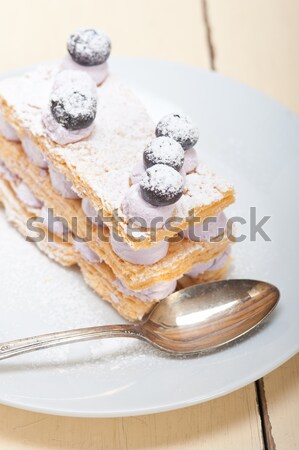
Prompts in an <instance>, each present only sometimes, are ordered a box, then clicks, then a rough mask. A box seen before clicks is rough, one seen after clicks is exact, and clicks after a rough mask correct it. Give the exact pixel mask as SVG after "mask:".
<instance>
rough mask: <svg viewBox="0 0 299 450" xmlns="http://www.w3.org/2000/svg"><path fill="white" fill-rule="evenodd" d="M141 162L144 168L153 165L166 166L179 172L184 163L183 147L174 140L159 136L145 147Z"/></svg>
mask: <svg viewBox="0 0 299 450" xmlns="http://www.w3.org/2000/svg"><path fill="white" fill-rule="evenodd" d="M143 162H144V166H145V167H146V168H148V167H151V166H154V165H155V164H166V165H167V166H170V167H172V168H173V169H175V170H177V171H179V170H180V169H181V168H182V167H183V163H184V150H183V147H182V146H181V145H180V144H179V143H178V142H176V141H175V140H173V139H171V138H168V137H164V136H160V137H157V138H155V139H153V140H152V141H150V143H149V144H148V145H147V146H146V148H145V150H144V153H143Z"/></svg>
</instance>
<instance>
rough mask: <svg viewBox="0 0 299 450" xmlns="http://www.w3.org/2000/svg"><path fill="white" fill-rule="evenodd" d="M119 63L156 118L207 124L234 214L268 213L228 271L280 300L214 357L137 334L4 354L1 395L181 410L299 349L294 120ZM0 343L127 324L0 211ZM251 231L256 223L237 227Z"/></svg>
mask: <svg viewBox="0 0 299 450" xmlns="http://www.w3.org/2000/svg"><path fill="white" fill-rule="evenodd" d="M111 66H112V69H113V71H115V72H117V73H118V74H119V76H120V77H122V78H123V79H125V80H126V81H127V82H128V83H129V84H130V85H131V86H132V87H133V88H134V89H135V90H136V92H137V93H138V94H139V95H140V96H141V97H142V98H143V100H144V102H145V104H146V105H147V107H148V110H149V112H150V113H151V114H152V115H153V117H154V119H155V120H158V119H159V118H160V117H161V116H162V115H163V114H165V113H168V112H171V111H177V110H180V111H185V112H186V113H188V114H190V115H191V116H192V117H193V119H194V120H195V121H196V123H197V124H198V125H199V127H200V142H199V149H200V153H201V156H202V158H203V159H204V160H205V161H206V162H207V163H208V164H210V165H211V166H212V167H213V168H215V169H217V170H218V171H219V172H220V173H222V174H223V175H225V176H226V177H228V178H229V179H231V180H232V181H233V182H234V184H235V187H236V191H237V198H238V200H237V202H236V204H235V205H234V206H233V207H231V208H230V213H231V214H236V215H238V216H243V217H244V218H246V219H248V218H249V215H250V207H256V208H257V216H258V218H261V217H262V216H264V215H271V219H270V220H269V222H268V223H267V224H266V225H265V228H264V229H265V231H266V232H267V233H268V234H269V236H270V237H271V242H264V241H263V240H262V239H261V238H257V240H256V241H255V242H254V241H250V240H249V238H247V239H246V240H245V241H244V242H243V243H241V244H237V245H235V248H234V251H233V254H234V267H233V269H232V271H231V277H236V278H237V277H241V278H258V279H262V280H266V281H269V282H272V283H274V284H276V285H277V286H278V287H279V288H280V290H281V302H280V304H279V306H278V308H277V310H276V311H275V313H274V314H273V315H272V316H271V317H270V318H269V320H268V321H267V323H266V324H265V325H264V326H263V327H262V328H261V329H260V330H259V331H258V332H255V333H253V334H251V335H250V336H248V337H247V338H244V339H243V340H242V341H240V342H238V343H236V344H234V345H232V346H230V347H228V348H225V349H222V350H220V351H217V352H215V353H213V354H209V355H205V356H198V357H195V358H191V359H175V358H173V357H169V356H166V355H164V354H162V353H159V352H158V351H156V350H154V349H152V348H151V347H150V346H149V345H147V344H143V343H141V342H138V341H136V342H135V341H133V340H125V339H117V340H105V341H93V342H86V343H81V344H75V345H68V346H66V347H58V348H55V349H50V350H46V351H42V352H36V353H31V354H28V355H24V356H22V357H18V358H15V359H10V360H6V361H2V362H1V363H0V402H2V403H4V404H7V405H12V406H16V407H19V408H24V409H29V410H34V411H41V412H47V413H52V414H60V415H72V416H81V417H113V416H127V415H137V414H145V413H153V412H158V411H166V410H170V409H175V408H180V407H184V406H188V405H191V404H195V403H199V402H203V401H206V400H209V399H212V398H215V397H219V396H221V395H223V394H226V393H228V392H231V391H233V390H235V389H238V388H240V387H242V386H244V385H246V384H247V383H250V382H252V381H254V380H256V379H257V378H259V377H261V376H262V375H265V374H266V373H267V372H270V371H271V370H273V369H275V368H276V367H278V366H279V365H280V364H282V363H283V362H284V361H286V360H287V359H288V358H290V357H291V356H292V355H294V354H295V353H296V351H298V343H299V331H298V330H299V327H298V323H297V322H298V288H297V287H296V282H297V277H298V267H299V260H298V254H299V252H298V244H297V240H296V239H297V230H296V229H294V230H293V228H294V226H295V225H296V224H298V223H299V218H298V181H297V180H298V167H299V165H298V162H299V161H298V160H299V120H298V117H295V116H294V115H293V114H291V113H290V112H289V111H287V110H286V109H284V108H282V107H281V106H280V105H278V104H277V103H275V102H274V101H273V100H271V99H269V98H267V97H265V96H264V95H262V94H260V93H258V92H256V91H254V90H253V89H250V88H248V87H246V86H244V85H242V84H240V83H238V82H235V81H232V80H229V79H226V78H224V77H222V76H220V75H218V74H216V73H213V72H208V71H202V70H200V69H196V68H191V67H187V66H180V65H177V64H172V63H166V62H158V61H145V60H133V59H125V58H124V59H116V60H114V61H112V64H111ZM0 230H1V232H0V249H1V250H0V277H1V287H0V289H1V290H0V297H1V303H0V339H1V340H2V341H3V340H8V339H14V338H18V337H23V336H26V335H34V334H39V333H45V332H50V331H57V330H62V329H67V328H68V329H70V328H75V327H80V326H91V325H95V324H105V323H117V322H120V318H119V317H118V315H117V314H116V313H115V312H114V311H113V310H112V309H111V308H110V306H109V305H107V304H106V303H104V302H102V301H101V300H99V299H98V297H97V296H96V295H95V294H94V293H93V292H92V291H91V290H90V289H88V288H87V287H86V286H85V284H84V282H83V280H82V278H81V276H80V273H79V271H78V270H76V269H71V270H70V269H64V268H62V267H60V266H59V265H57V264H55V263H53V262H51V261H49V260H48V258H47V257H46V256H44V255H43V254H42V253H40V252H39V251H38V249H37V248H36V247H35V246H34V244H30V243H27V242H25V241H24V239H23V238H22V237H21V236H20V235H19V234H18V233H17V231H15V230H14V229H13V228H12V227H11V226H10V225H8V224H7V222H6V219H5V217H4V213H3V211H0ZM239 231H240V233H245V234H247V235H248V233H249V226H248V225H247V226H240V227H239Z"/></svg>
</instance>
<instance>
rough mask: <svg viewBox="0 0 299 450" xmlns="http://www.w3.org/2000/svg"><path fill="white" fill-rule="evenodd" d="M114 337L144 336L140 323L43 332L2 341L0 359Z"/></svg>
mask: <svg viewBox="0 0 299 450" xmlns="http://www.w3.org/2000/svg"><path fill="white" fill-rule="evenodd" d="M112 337H135V338H142V337H143V336H142V333H141V327H140V325H138V324H136V325H104V326H99V327H90V328H79V329H77V330H69V331H60V332H57V333H49V334H42V335H40V336H33V337H29V338H24V339H17V340H15V341H8V342H2V343H0V360H1V359H6V358H11V357H12V356H17V355H21V354H23V353H28V352H33V351H35V350H42V349H44V348H50V347H56V346H58V345H64V344H71V343H73V342H81V341H88V340H92V339H101V338H112Z"/></svg>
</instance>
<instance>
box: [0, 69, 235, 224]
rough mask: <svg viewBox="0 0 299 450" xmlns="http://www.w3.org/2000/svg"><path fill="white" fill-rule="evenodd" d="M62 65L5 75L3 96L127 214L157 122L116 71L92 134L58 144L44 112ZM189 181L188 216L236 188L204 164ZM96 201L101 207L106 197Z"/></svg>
mask: <svg viewBox="0 0 299 450" xmlns="http://www.w3.org/2000/svg"><path fill="white" fill-rule="evenodd" d="M57 70H58V69H57V67H55V66H43V67H40V68H38V69H36V70H35V71H33V72H30V73H28V74H26V75H24V76H21V77H15V78H10V79H6V80H3V81H2V82H1V83H0V102H1V101H2V102H5V103H7V104H8V105H9V106H11V108H12V109H13V112H14V118H15V123H16V124H17V125H18V124H20V125H22V127H24V128H27V129H28V130H30V132H31V134H32V137H33V138H36V140H39V141H40V142H42V144H43V145H44V146H46V147H47V150H48V152H49V154H50V156H51V155H52V156H53V159H55V160H57V159H60V160H62V161H63V162H64V164H65V165H66V166H68V167H69V168H70V170H71V171H73V170H76V174H77V176H78V178H80V179H81V180H82V182H83V183H84V184H86V185H87V186H89V187H90V190H91V191H92V192H94V195H95V196H96V197H98V198H100V199H101V200H102V203H103V206H104V207H105V208H106V209H108V210H111V211H113V210H114V209H119V214H120V215H121V211H120V205H121V202H122V200H123V198H124V195H125V193H126V191H127V190H128V189H129V186H130V175H131V172H132V170H133V167H134V166H135V165H136V161H142V154H143V150H144V148H145V146H146V144H147V143H148V141H149V139H152V138H153V137H154V130H155V126H154V123H153V122H152V120H151V119H150V117H149V116H148V114H147V112H146V110H145V108H144V107H143V105H142V104H141V103H140V101H139V99H138V98H136V96H135V95H134V94H133V93H132V92H131V91H130V90H129V89H128V88H127V87H126V86H124V85H123V84H122V83H121V82H120V81H119V80H118V79H116V78H115V77H114V76H111V75H110V76H109V77H108V78H107V80H106V81H105V82H104V83H103V84H102V85H101V86H99V87H98V88H97V94H98V106H97V116H96V119H95V121H94V124H95V128H94V131H93V132H92V133H91V135H90V136H89V137H88V138H86V139H84V140H82V141H81V142H76V143H74V144H68V145H66V146H61V145H56V144H54V143H53V142H52V141H49V139H48V138H47V133H46V131H45V128H44V126H43V123H42V113H43V110H44V109H45V108H46V107H47V105H48V102H49V98H50V93H51V91H52V86H53V81H54V78H55V76H56V75H57ZM1 97H2V98H1ZM190 177H191V178H190ZM186 187H187V193H186V194H183V196H182V198H181V199H180V201H179V202H178V204H177V208H176V209H177V211H176V213H177V214H178V215H182V216H183V217H185V216H187V215H188V210H190V209H192V208H195V207H198V206H200V205H205V204H208V202H213V201H217V200H218V199H219V198H220V197H221V194H220V191H222V192H225V191H227V190H228V189H231V186H230V185H229V184H228V183H226V182H224V181H222V179H219V178H218V177H216V176H215V175H214V174H212V173H211V172H210V171H208V170H207V169H206V168H204V166H202V165H201V164H200V165H199V167H198V168H197V171H196V172H194V173H193V174H190V175H187V177H186ZM199 188H200V189H199ZM93 206H97V207H98V208H100V207H101V203H100V202H99V204H98V205H95V204H94V205H93Z"/></svg>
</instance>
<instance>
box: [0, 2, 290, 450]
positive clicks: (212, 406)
mask: <svg viewBox="0 0 299 450" xmlns="http://www.w3.org/2000/svg"><path fill="white" fill-rule="evenodd" d="M206 2H207V8H208V9H207V13H208V16H207V17H205V18H204V16H203V9H202V2H201V1H200V0H184V1H182V0H151V1H148V0H126V1H125V2H124V1H122V0H85V1H84V2H82V1H79V0H12V1H10V2H7V0H0V11H1V19H2V20H1V27H0V42H1V46H0V71H1V72H3V71H5V70H10V69H14V68H17V67H22V66H24V65H30V64H33V63H36V62H40V61H43V60H47V59H51V58H59V57H61V56H62V55H63V53H64V48H65V39H66V36H67V34H68V33H69V32H70V31H71V30H72V29H74V28H76V27H79V26H85V25H90V24H91V25H93V26H98V27H102V28H104V29H105V30H106V31H107V32H108V33H109V34H110V35H111V38H112V41H113V53H114V54H116V55H129V56H142V57H155V58H162V59H168V60H174V61H178V62H183V63H190V64H196V65H200V66H202V67H209V63H210V49H209V46H208V45H207V43H208V40H207V33H206V32H207V20H210V23H209V25H210V32H211V36H210V37H211V44H212V45H213V46H214V47H213V50H214V52H215V55H214V63H215V67H216V69H217V70H219V71H220V72H222V73H225V74H227V75H231V76H233V77H235V78H237V79H240V80H241V81H244V82H245V83H248V84H250V85H252V86H255V87H257V88H258V89H261V90H263V91H264V92H266V93H268V94H270V95H272V96H274V97H275V98H277V99H278V100H280V101H282V102H283V103H284V104H286V105H287V106H289V107H290V108H292V109H293V110H295V111H299V98H298V97H299V84H298V74H299V63H298V51H297V42H298V26H297V20H298V19H297V18H298V7H299V2H298V1H297V0H263V1H259V0H250V1H249V0H243V1H240V0H225V1H223V0H206ZM82 5H84V6H82ZM204 19H205V20H204ZM264 384H265V395H266V398H267V407H268V410H269V414H270V419H271V422H272V432H273V435H274V438H275V442H276V444H277V449H279V450H280V449H281V450H283V449H287V450H291V449H292V450H293V449H296V448H298V442H299V438H298V432H297V430H298V426H297V424H296V420H297V418H298V407H297V405H298V357H297V358H296V360H294V359H293V360H291V361H290V362H288V363H287V364H286V365H284V366H283V367H282V368H281V369H278V370H277V371H275V372H274V373H273V374H270V375H269V376H267V377H266V378H265V381H264ZM124 448H128V449H152V448H155V449H157V450H159V449H177V450H181V449H182V448H184V449H192V450H193V449H199V448H200V449H201V450H204V449H209V450H219V449H221V450H222V449H223V450H224V449H230V450H234V449H237V450H240V449H245V448H246V450H247V449H254V450H256V449H261V448H263V443H262V438H261V431H260V419H259V415H258V411H257V405H256V398H255V390H254V385H253V384H252V385H250V386H248V387H246V388H244V389H241V390H239V391H237V392H235V393H233V394H230V395H228V396H225V397H224V398H220V399H217V400H214V401H211V402H209V403H206V404H203V405H198V406H194V407H191V408H187V409H184V410H179V411H175V412H170V413H164V414H155V415H152V416H141V417H136V418H124V419H109V420H104V419H102V420H95V419H85V420H84V419H71V418H62V417H52V416H47V415H41V414H35V413H30V412H25V411H21V410H16V409H13V408H9V407H5V406H0V450H21V449H22V450H24V449H30V450H34V449H38V450H40V449H45V450H48V449H49V450H50V449H51V450H52V449H58V450H71V449H72V450H73V449H74V450H85V449H88V450H93V449H97V450H101V449H105V450H107V449H112V450H113V449H124Z"/></svg>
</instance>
